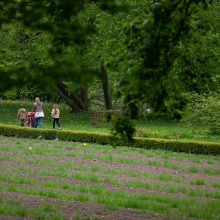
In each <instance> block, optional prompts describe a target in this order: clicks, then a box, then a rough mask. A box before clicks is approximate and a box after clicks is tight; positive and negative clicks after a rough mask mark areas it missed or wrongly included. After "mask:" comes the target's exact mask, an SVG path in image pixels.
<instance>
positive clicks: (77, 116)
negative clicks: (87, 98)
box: [0, 101, 220, 142]
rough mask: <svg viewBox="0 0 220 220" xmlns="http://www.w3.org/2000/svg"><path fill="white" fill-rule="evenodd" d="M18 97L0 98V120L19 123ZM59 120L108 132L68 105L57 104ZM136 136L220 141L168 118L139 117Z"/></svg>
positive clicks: (47, 115) (69, 125)
mask: <svg viewBox="0 0 220 220" xmlns="http://www.w3.org/2000/svg"><path fill="white" fill-rule="evenodd" d="M19 103H20V102H19V101H15V102H11V101H10V102H5V101H0V123H3V124H12V125H19V120H17V119H16V114H17V110H18V108H19ZM24 104H25V106H26V108H27V110H28V111H30V110H31V108H32V103H30V102H26V103H24ZM51 109H52V104H51V103H44V112H45V120H44V128H52V119H51V116H50V111H51ZM60 110H61V118H60V123H61V126H62V128H63V129H70V130H78V131H96V132H99V133H110V130H111V124H110V123H100V124H98V125H97V127H93V126H91V122H90V117H91V116H92V113H91V112H89V113H72V112H71V111H70V109H69V108H68V107H67V106H65V105H61V107H60ZM136 124H137V128H138V129H137V133H136V136H141V137H155V138H166V139H186V140H205V141H212V142H220V136H219V135H218V136H217V135H216V136H214V135H213V136H209V135H206V134H204V133H203V131H201V130H200V129H199V128H193V127H188V126H186V125H184V124H182V123H180V122H175V121H171V120H149V119H148V120H144V119H143V120H140V121H138V122H137V123H136Z"/></svg>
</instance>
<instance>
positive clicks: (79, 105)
mask: <svg viewBox="0 0 220 220" xmlns="http://www.w3.org/2000/svg"><path fill="white" fill-rule="evenodd" d="M57 92H58V94H59V95H60V96H61V97H62V98H63V99H64V100H65V101H66V103H67V104H68V105H69V106H70V107H71V109H72V111H73V112H81V111H87V110H88V92H87V88H82V89H81V90H80V94H77V92H74V93H72V94H69V93H68V91H67V90H66V86H65V85H64V84H63V83H60V84H59V85H57Z"/></svg>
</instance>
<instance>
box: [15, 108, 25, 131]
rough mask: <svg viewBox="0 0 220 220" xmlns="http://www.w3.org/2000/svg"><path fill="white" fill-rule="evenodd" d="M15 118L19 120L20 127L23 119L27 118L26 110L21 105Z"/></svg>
mask: <svg viewBox="0 0 220 220" xmlns="http://www.w3.org/2000/svg"><path fill="white" fill-rule="evenodd" d="M17 118H19V119H20V121H21V127H24V124H25V121H26V119H27V110H26V109H25V108H24V106H23V105H20V109H19V110H18V114H17Z"/></svg>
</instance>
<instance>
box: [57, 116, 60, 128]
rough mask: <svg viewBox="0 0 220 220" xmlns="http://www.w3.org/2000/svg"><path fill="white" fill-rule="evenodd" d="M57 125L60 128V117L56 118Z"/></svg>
mask: <svg viewBox="0 0 220 220" xmlns="http://www.w3.org/2000/svg"><path fill="white" fill-rule="evenodd" d="M57 126H58V127H59V128H60V119H59V118H57Z"/></svg>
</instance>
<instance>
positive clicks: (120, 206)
mask: <svg viewBox="0 0 220 220" xmlns="http://www.w3.org/2000/svg"><path fill="white" fill-rule="evenodd" d="M0 163H1V166H0V173H1V174H0V181H1V184H0V186H1V191H0V194H1V196H0V204H1V205H0V219H4V220H9V219H10V220H12V219H13V220H14V219H17V220H19V219H39V220H40V219H41V220H43V219H45V220H46V219H54V220H55V219H56V220H58V219H68V220H69V219H121V220H122V219H130V220H133V219H197V218H200V219H216V220H217V219H220V212H219V207H220V156H206V155H193V154H184V153H175V152H168V151H162V150H144V149H138V148H127V147H119V148H112V147H111V146H109V145H105V146H101V145H97V144H86V143H84V144H83V143H73V142H61V141H57V140H41V139H35V140H34V139H19V138H14V137H3V136H0Z"/></svg>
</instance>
